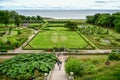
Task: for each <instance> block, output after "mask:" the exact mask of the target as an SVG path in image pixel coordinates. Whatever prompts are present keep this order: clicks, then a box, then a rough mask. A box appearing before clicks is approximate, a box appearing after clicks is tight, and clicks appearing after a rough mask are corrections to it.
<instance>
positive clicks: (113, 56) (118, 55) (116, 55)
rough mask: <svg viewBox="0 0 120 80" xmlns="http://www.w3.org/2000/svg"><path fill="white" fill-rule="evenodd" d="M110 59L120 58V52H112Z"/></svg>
mask: <svg viewBox="0 0 120 80" xmlns="http://www.w3.org/2000/svg"><path fill="white" fill-rule="evenodd" d="M109 60H120V52H112V53H110V54H109Z"/></svg>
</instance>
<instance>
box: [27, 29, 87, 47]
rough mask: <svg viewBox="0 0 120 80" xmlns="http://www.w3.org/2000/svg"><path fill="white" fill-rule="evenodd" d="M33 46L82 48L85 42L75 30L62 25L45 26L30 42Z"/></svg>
mask: <svg viewBox="0 0 120 80" xmlns="http://www.w3.org/2000/svg"><path fill="white" fill-rule="evenodd" d="M29 44H30V45H31V46H32V47H33V48H53V47H58V48H59V47H66V48H83V47H85V46H86V45H87V43H86V42H85V41H84V40H83V39H82V38H81V37H80V36H79V35H78V34H77V33H76V32H75V31H70V30H68V29H67V28H64V27H47V29H44V30H43V31H41V32H40V33H39V34H38V35H37V36H36V37H35V38H34V39H33V40H32V41H31V42H30V43H29Z"/></svg>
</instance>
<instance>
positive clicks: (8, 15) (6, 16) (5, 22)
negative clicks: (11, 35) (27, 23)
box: [3, 11, 10, 26]
mask: <svg viewBox="0 0 120 80" xmlns="http://www.w3.org/2000/svg"><path fill="white" fill-rule="evenodd" d="M9 19H10V13H9V11H4V16H3V23H4V24H5V25H6V26H8V23H9Z"/></svg>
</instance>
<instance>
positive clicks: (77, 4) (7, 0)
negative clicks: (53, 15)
mask: <svg viewBox="0 0 120 80" xmlns="http://www.w3.org/2000/svg"><path fill="white" fill-rule="evenodd" d="M0 9H1V10H2V9H5V10H6V9H7V10H20V9H22V10H23V9H30V10H36V9H38V10H50V9H52V10H54V9H56V10H83V9H110V10H120V0H0Z"/></svg>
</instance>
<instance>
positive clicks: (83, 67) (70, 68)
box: [65, 58, 96, 76]
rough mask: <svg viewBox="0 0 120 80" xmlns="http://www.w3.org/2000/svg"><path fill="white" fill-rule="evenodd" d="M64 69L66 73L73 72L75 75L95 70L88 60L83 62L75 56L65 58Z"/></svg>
mask: <svg viewBox="0 0 120 80" xmlns="http://www.w3.org/2000/svg"><path fill="white" fill-rule="evenodd" d="M65 70H66V72H67V73H68V74H69V73H70V72H74V74H75V75H79V76H83V75H85V74H90V73H94V72H96V70H95V65H94V64H92V63H91V62H90V61H86V62H83V61H81V60H79V59H76V58H69V59H68V60H67V63H66V64H65Z"/></svg>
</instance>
